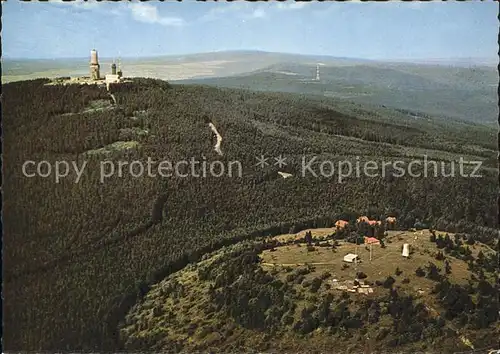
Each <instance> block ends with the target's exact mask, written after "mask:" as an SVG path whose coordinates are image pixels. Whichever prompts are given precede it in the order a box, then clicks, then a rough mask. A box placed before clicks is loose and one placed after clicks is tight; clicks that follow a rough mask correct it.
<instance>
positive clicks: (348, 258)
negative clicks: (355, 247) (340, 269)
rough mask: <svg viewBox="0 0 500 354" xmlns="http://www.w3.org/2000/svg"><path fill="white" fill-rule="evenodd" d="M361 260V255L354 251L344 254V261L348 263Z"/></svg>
mask: <svg viewBox="0 0 500 354" xmlns="http://www.w3.org/2000/svg"><path fill="white" fill-rule="evenodd" d="M355 261H356V262H359V256H358V255H357V254H354V253H349V254H346V255H345V256H344V262H347V263H354V262H355Z"/></svg>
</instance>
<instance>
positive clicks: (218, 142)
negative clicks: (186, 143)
mask: <svg viewBox="0 0 500 354" xmlns="http://www.w3.org/2000/svg"><path fill="white" fill-rule="evenodd" d="M208 126H209V127H210V129H212V131H213V132H214V134H215V136H216V137H217V141H216V142H215V146H214V150H215V152H216V153H217V154H219V155H220V156H222V150H221V148H220V146H221V143H222V135H220V134H219V131H218V130H217V128H216V127H215V125H214V124H213V123H211V122H210V123H208Z"/></svg>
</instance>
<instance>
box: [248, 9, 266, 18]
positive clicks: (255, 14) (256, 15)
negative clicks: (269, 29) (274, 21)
mask: <svg viewBox="0 0 500 354" xmlns="http://www.w3.org/2000/svg"><path fill="white" fill-rule="evenodd" d="M264 17H266V12H265V11H264V9H261V8H259V9H255V10H253V11H252V13H251V14H250V18H264Z"/></svg>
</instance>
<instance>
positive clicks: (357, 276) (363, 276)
mask: <svg viewBox="0 0 500 354" xmlns="http://www.w3.org/2000/svg"><path fill="white" fill-rule="evenodd" d="M356 278H358V279H365V278H367V275H366V274H365V273H363V272H357V273H356Z"/></svg>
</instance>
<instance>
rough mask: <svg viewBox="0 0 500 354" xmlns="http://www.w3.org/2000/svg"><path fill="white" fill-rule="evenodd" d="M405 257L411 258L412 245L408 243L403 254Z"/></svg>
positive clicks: (404, 246)
mask: <svg viewBox="0 0 500 354" xmlns="http://www.w3.org/2000/svg"><path fill="white" fill-rule="evenodd" d="M402 255H403V257H406V258H408V257H410V244H408V243H405V244H404V245H403V253H402Z"/></svg>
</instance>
